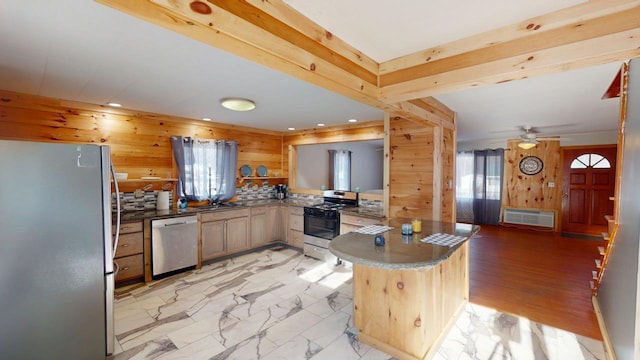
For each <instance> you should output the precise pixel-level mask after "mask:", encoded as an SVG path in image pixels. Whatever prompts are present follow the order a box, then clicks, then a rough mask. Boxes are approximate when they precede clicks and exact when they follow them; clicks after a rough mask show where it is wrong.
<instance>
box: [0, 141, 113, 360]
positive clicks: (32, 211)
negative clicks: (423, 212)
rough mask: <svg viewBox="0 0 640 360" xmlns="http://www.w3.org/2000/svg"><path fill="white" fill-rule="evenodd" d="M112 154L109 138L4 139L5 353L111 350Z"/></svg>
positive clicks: (68, 354) (39, 355) (72, 354)
mask: <svg viewBox="0 0 640 360" xmlns="http://www.w3.org/2000/svg"><path fill="white" fill-rule="evenodd" d="M109 155H110V152H109V147H108V146H98V145H74V144H51V143H37V142H21V141H3V140H0V169H2V170H0V184H2V187H1V188H0V203H1V204H2V206H0V228H1V229H2V235H0V289H1V290H0V304H2V307H3V310H2V311H0V349H2V350H1V351H2V357H3V358H6V359H67V358H76V359H104V358H105V356H106V355H108V354H110V353H112V352H113V345H114V342H113V287H114V273H113V249H112V239H111V226H112V223H111V183H110V180H109V169H110V168H112V167H111V162H110V159H109ZM114 177H115V176H114Z"/></svg>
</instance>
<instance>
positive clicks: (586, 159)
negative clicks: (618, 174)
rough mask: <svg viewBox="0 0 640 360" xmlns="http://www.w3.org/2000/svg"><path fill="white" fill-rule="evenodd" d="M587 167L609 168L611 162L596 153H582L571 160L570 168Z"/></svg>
mask: <svg viewBox="0 0 640 360" xmlns="http://www.w3.org/2000/svg"><path fill="white" fill-rule="evenodd" d="M588 167H591V168H594V169H610V168H611V163H610V162H609V160H607V159H606V158H605V157H603V156H602V155H598V154H582V155H580V156H578V157H577V158H575V159H573V161H572V162H571V168H572V169H586V168H588Z"/></svg>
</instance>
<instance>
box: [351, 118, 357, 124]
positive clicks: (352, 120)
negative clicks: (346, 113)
mask: <svg viewBox="0 0 640 360" xmlns="http://www.w3.org/2000/svg"><path fill="white" fill-rule="evenodd" d="M349 122H350V123H354V122H358V120H356V119H349Z"/></svg>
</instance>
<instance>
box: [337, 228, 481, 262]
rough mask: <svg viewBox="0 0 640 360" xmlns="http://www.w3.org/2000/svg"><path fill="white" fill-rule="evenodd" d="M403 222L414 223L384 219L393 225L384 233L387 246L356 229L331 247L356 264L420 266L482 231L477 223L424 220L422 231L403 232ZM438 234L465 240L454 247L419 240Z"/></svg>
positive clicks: (438, 259) (446, 256)
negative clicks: (408, 233) (403, 233)
mask: <svg viewBox="0 0 640 360" xmlns="http://www.w3.org/2000/svg"><path fill="white" fill-rule="evenodd" d="M402 223H411V219H388V220H385V221H383V224H384V225H387V226H390V227H392V228H393V229H391V230H389V231H385V232H383V233H381V235H382V236H384V238H385V245H384V246H376V245H375V244H374V238H375V235H369V234H361V233H358V232H355V231H353V232H349V233H346V234H343V235H340V236H338V237H336V238H334V239H333V240H331V242H330V244H329V250H330V251H331V252H332V253H333V254H334V255H335V256H337V257H338V258H340V259H343V260H346V261H350V262H352V263H355V264H361V265H365V266H370V267H377V268H385V269H418V268H423V267H430V266H433V265H435V264H438V263H440V262H441V261H443V260H445V259H447V258H448V257H449V256H451V254H453V253H454V252H455V250H456V249H457V248H458V247H460V246H461V245H462V244H463V243H464V242H466V241H467V240H469V238H471V236H473V235H474V234H475V233H476V232H478V230H480V227H479V226H477V225H470V224H462V223H445V222H436V221H429V220H422V231H421V232H419V233H413V234H412V235H402V231H401V225H402ZM438 233H440V234H448V235H454V236H460V237H464V238H465V239H464V240H462V241H460V242H459V243H457V244H456V245H454V246H442V245H435V244H429V243H423V242H421V241H420V239H423V238H425V237H427V236H429V235H432V234H438Z"/></svg>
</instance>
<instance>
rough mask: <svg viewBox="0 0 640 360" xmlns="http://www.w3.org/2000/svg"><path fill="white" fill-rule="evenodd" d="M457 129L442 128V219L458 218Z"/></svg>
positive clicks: (451, 219)
mask: <svg viewBox="0 0 640 360" xmlns="http://www.w3.org/2000/svg"><path fill="white" fill-rule="evenodd" d="M456 152H457V146H456V131H455V130H452V129H447V128H443V129H442V154H441V155H442V206H441V208H440V212H441V215H440V220H441V221H446V222H454V221H455V219H456Z"/></svg>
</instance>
